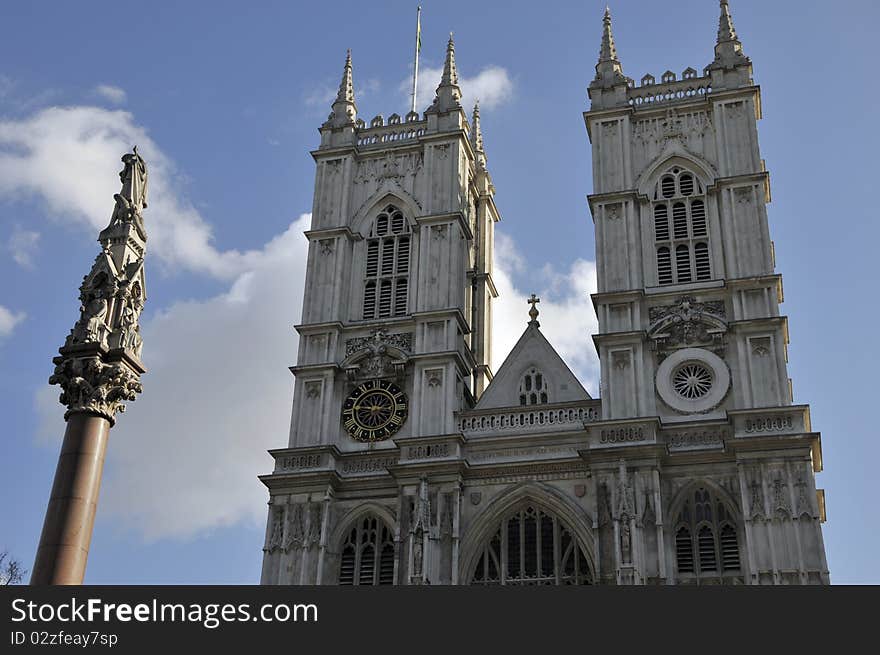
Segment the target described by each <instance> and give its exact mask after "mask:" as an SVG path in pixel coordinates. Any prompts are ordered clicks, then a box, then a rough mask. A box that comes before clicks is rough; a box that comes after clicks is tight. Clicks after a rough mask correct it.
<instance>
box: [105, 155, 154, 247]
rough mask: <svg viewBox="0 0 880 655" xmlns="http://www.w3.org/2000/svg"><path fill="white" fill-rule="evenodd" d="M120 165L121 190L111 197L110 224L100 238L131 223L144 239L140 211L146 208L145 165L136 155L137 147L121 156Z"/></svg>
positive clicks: (144, 234)
mask: <svg viewBox="0 0 880 655" xmlns="http://www.w3.org/2000/svg"><path fill="white" fill-rule="evenodd" d="M122 164H123V169H122V170H121V171H120V173H119V179H120V180H121V181H122V190H121V191H120V192H119V193H117V194H115V195H114V196H113V199H114V200H116V206H115V207H114V209H113V215H112V217H111V218H110V224H109V225H108V226H107V228H106V229H105V230H104V231H103V232H101V236H102V237H104V235H105V233H107V232H108V230H111V229H112V228H113V227H115V226H117V225H119V224H122V223H132V224H133V225H134V226H135V227H136V228H137V230H138V232H139V233H140V236H141V238H142V239H146V238H147V235H146V230H145V229H144V222H143V216H142V215H141V210H143V209H145V208H146V207H147V164H146V162H144V159H143V157H141V156H140V155H139V154H138V151H137V146H135V147H134V148H133V152H130V153H126V154H125V155H123V156H122Z"/></svg>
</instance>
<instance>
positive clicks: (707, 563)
mask: <svg viewBox="0 0 880 655" xmlns="http://www.w3.org/2000/svg"><path fill="white" fill-rule="evenodd" d="M675 562H676V568H677V571H678V578H679V581H680V582H696V583H698V584H699V583H701V581H704V580H705V581H712V582H718V581H728V582H729V581H734V580H735V581H739V580H740V576H741V570H740V556H739V540H738V537H737V529H736V524H735V522H734V519H733V517H732V516H731V514H730V512H729V510H728V509H727V507H726V505H725V504H724V503H723V502H722V501H721V500H720V498H718V497H717V496H716V494H715V493H714V491H711V490H709V489H708V488H706V487H698V488H697V489H695V490H694V492H693V493H692V494H691V496H690V497H689V498H687V500H686V501H685V503H684V505H683V506H682V509H681V511H680V512H679V515H678V520H677V522H676V531H675Z"/></svg>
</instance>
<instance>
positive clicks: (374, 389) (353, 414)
mask: <svg viewBox="0 0 880 655" xmlns="http://www.w3.org/2000/svg"><path fill="white" fill-rule="evenodd" d="M407 411H408V406H407V399H406V394H405V393H404V392H403V390H402V389H401V388H400V387H398V386H397V385H396V384H394V383H393V382H390V381H388V380H369V381H367V382H364V383H363V384H361V385H360V386H358V387H356V388H355V390H354V391H352V392H351V394H350V395H349V396H348V398H347V399H346V400H345V402H344V403H343V405H342V423H343V425H344V426H345V431H346V432H348V434H349V435H350V436H351V438H352V439H355V440H357V441H382V440H383V439H387V438H388V437H390V436H391V435H393V434H395V433H396V432H397V431H398V430H399V429H400V428H401V426H402V425H403V424H404V422H405V421H406V416H407Z"/></svg>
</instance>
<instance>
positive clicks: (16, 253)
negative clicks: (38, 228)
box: [6, 225, 40, 268]
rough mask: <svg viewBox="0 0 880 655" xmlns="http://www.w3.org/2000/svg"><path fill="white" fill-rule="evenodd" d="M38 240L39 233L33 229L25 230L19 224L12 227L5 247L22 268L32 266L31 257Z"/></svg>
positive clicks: (35, 249)
mask: <svg viewBox="0 0 880 655" xmlns="http://www.w3.org/2000/svg"><path fill="white" fill-rule="evenodd" d="M39 241H40V233H39V232H34V231H33V230H25V229H24V228H22V227H21V226H20V225H16V226H14V227H13V228H12V234H11V235H10V236H9V241H7V243H6V248H7V250H9V252H10V254H11V255H12V259H13V260H14V261H15V263H16V264H18V265H19V266H21V267H23V268H33V266H34V261H33V257H34V254H35V253H36V251H37V245H38V243H39Z"/></svg>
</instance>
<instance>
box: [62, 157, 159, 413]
mask: <svg viewBox="0 0 880 655" xmlns="http://www.w3.org/2000/svg"><path fill="white" fill-rule="evenodd" d="M122 162H123V164H124V168H123V169H122V172H121V173H120V174H119V178H120V180H121V181H122V189H121V190H120V192H119V193H117V194H115V195H114V199H115V200H116V206H115V208H114V210H113V216H112V218H111V220H110V225H108V226H107V227H106V228H104V230H102V231H101V234H100V235H99V237H98V240H99V241H100V243H101V252H100V253H98V256H97V257H96V258H95V261H94V263H93V264H92V269H91V271H90V272H89V274H88V275H86V276H85V277H84V278H83V282H82V284H81V285H80V290H79V291H80V293H79V300H80V316H79V319H78V320H77V321H76V323H75V324H74V326H73V329H72V330H71V331H70V334H69V335H68V336H67V339H66V340H65V343H64V346H62V347H61V348H60V349H59V351H58V352H59V356H58V357H55V358H54V359H53V360H52V361H53V362H54V363H55V371H54V373H53V374H52V376H51V377H50V378H49V384H57V385H60V387H61V397H60V399H59V400H60V401H61V404H63V405H66V406H67V413H66V416H70V415H71V414H73V413H86V414H92V415H96V416H103V417H105V418H106V419H107V420H109V421H110V423H111V424H112V423H113V422H114V421H115V417H116V413H117V412H122V411H124V410H125V407H124V405H123V402H125V401H132V400H134V399H135V398H136V396H137V394H138V393H140V392H141V383H140V376H141V374H142V373H144V368H143V366H142V365H141V363H140V356H141V349H142V345H143V342H142V340H141V334H140V325H139V322H138V321H139V318H140V314H141V311H142V310H143V308H144V302H145V300H146V287H145V282H144V255H145V253H146V240H147V237H146V232H145V230H144V224H143V216H142V214H141V210H142V209H143V208H144V207H146V206H147V201H146V198H147V165H146V162H145V161H144V159H143V157H141V156H140V155H139V154H138V152H137V148H135V149H134V150H133V152H131V153H128V154H126V155H125V156H123V158H122Z"/></svg>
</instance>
